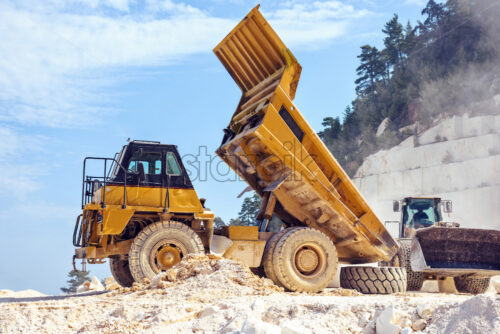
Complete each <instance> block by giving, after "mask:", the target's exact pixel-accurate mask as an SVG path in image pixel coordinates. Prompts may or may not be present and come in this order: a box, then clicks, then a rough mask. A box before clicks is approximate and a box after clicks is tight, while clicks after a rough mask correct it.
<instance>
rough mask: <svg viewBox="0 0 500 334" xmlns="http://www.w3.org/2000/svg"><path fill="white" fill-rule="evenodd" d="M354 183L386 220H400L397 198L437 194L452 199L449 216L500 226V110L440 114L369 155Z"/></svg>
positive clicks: (463, 222)
mask: <svg viewBox="0 0 500 334" xmlns="http://www.w3.org/2000/svg"><path fill="white" fill-rule="evenodd" d="M354 183H355V184H356V186H357V187H358V188H359V189H360V191H361V193H362V194H363V195H364V196H365V198H366V199H367V201H368V203H369V204H370V206H371V207H372V208H373V210H374V211H375V213H376V214H377V215H378V216H379V218H380V219H381V220H382V221H390V220H393V221H395V220H399V218H400V216H399V215H400V214H399V213H394V212H392V201H393V200H396V199H402V198H403V197H406V196H432V197H441V198H442V199H449V200H452V201H453V213H451V214H449V215H448V214H445V217H444V220H445V221H456V222H459V223H460V224H461V226H464V227H477V228H494V229H499V230H500V115H488V116H475V117H469V116H468V115H462V116H454V117H452V118H448V119H444V120H441V121H440V122H439V123H438V124H436V125H434V126H433V127H431V128H429V129H428V130H426V131H424V132H422V133H420V134H417V135H414V136H411V137H409V138H407V139H406V140H405V141H403V142H402V143H401V144H399V145H398V146H395V147H393V148H391V149H390V150H382V151H379V152H377V153H375V154H373V155H371V156H369V157H368V158H366V159H365V161H364V162H363V164H362V165H361V167H360V168H359V169H358V171H357V172H356V175H355V178H354ZM394 227H396V226H394ZM389 230H390V231H391V232H395V229H393V228H390V226H389Z"/></svg>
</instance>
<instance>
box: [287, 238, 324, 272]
mask: <svg viewBox="0 0 500 334" xmlns="http://www.w3.org/2000/svg"><path fill="white" fill-rule="evenodd" d="M293 258H294V261H293V267H294V269H295V272H296V273H297V274H299V275H300V276H302V277H304V278H308V279H311V278H314V277H316V276H318V275H320V274H321V273H322V272H323V271H324V270H325V268H326V255H325V252H324V251H323V249H322V248H321V247H319V246H318V245H316V244H313V243H304V244H301V245H300V246H299V247H297V248H296V250H295V252H294V257H293Z"/></svg>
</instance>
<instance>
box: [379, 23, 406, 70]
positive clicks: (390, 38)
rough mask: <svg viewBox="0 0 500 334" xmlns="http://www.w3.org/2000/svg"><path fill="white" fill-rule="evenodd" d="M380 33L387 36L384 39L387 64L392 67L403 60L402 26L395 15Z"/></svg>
mask: <svg viewBox="0 0 500 334" xmlns="http://www.w3.org/2000/svg"><path fill="white" fill-rule="evenodd" d="M382 32H383V33H384V34H386V35H387V36H386V37H385V38H384V45H385V54H386V55H387V60H388V63H389V65H390V66H391V67H394V66H396V65H397V64H399V63H401V61H402V60H403V49H402V47H403V42H404V36H403V26H402V25H401V23H399V21H398V15H397V14H394V16H393V17H392V19H391V20H390V21H389V22H387V23H386V24H385V26H384V29H382Z"/></svg>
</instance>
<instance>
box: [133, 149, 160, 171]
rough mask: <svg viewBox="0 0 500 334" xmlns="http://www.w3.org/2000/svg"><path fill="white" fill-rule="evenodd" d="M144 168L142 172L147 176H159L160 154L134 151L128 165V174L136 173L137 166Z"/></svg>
mask: <svg viewBox="0 0 500 334" xmlns="http://www.w3.org/2000/svg"><path fill="white" fill-rule="evenodd" d="M140 163H141V164H142V165H143V166H144V172H145V173H146V174H149V175H161V153H156V152H142V154H141V152H140V151H136V152H135V153H134V154H133V155H132V157H131V158H130V162H129V164H128V170H129V172H133V173H137V172H138V166H139V164H140Z"/></svg>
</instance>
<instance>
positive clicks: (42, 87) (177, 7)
mask: <svg viewBox="0 0 500 334" xmlns="http://www.w3.org/2000/svg"><path fill="white" fill-rule="evenodd" d="M138 4H139V2H138V1H134V0H73V1H63V0H48V1H47V2H38V1H34V2H33V1H29V0H20V1H18V2H16V3H15V4H14V3H3V4H0V36H2V43H0V54H1V55H2V57H0V73H2V74H3V75H2V76H0V121H3V122H11V123H12V122H14V123H16V124H35V125H43V126H51V127H72V126H77V125H78V126H80V125H83V124H85V122H87V120H90V119H92V117H94V116H96V114H97V118H102V115H105V114H106V113H107V112H109V111H110V110H111V109H110V108H109V107H107V108H104V107H103V106H106V105H107V106H109V103H108V102H109V101H108V100H106V99H109V94H106V91H105V88H107V87H112V86H113V84H115V81H114V80H115V79H114V74H115V73H117V71H123V70H130V69H131V68H136V67H140V66H155V65H158V66H165V65H169V64H173V63H175V62H176V61H178V60H181V59H183V58H184V57H186V56H188V55H193V54H197V53H205V52H210V51H211V50H212V48H213V47H214V46H215V45H216V44H217V43H218V42H219V41H220V40H221V39H222V38H223V37H224V36H225V34H226V33H227V32H228V31H229V30H230V29H231V28H232V27H233V26H234V25H235V24H236V23H237V22H238V21H239V20H240V18H235V19H227V18H219V17H215V16H212V15H210V14H209V13H207V12H205V11H203V10H200V9H198V8H195V7H193V6H192V5H189V4H184V3H178V2H174V1H171V0H146V1H145V2H143V3H141V5H142V7H141V8H142V9H141V10H136V8H137V6H138ZM82 7H83V9H82ZM271 8H272V7H271ZM109 10H114V11H115V12H113V13H111V14H110V13H109ZM134 10H135V11H134ZM368 14H369V12H368V11H366V10H357V9H355V8H354V7H353V6H351V5H347V4H344V3H342V2H340V1H326V2H297V1H294V2H292V3H289V4H288V5H286V4H285V5H280V7H278V8H277V9H276V10H274V11H270V12H269V13H265V15H266V17H268V18H269V19H270V21H271V23H272V24H273V26H275V27H276V29H277V31H278V33H279V34H280V35H282V37H283V39H284V40H285V43H287V44H288V45H290V46H297V45H300V46H311V45H314V46H318V45H323V44H324V43H323V42H327V41H329V40H332V39H334V38H336V37H339V36H341V35H343V34H345V33H346V32H347V29H348V26H349V22H351V21H352V20H356V19H359V18H362V17H364V16H366V15H368ZM105 96H107V98H106V97H105ZM99 113H102V114H99Z"/></svg>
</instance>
